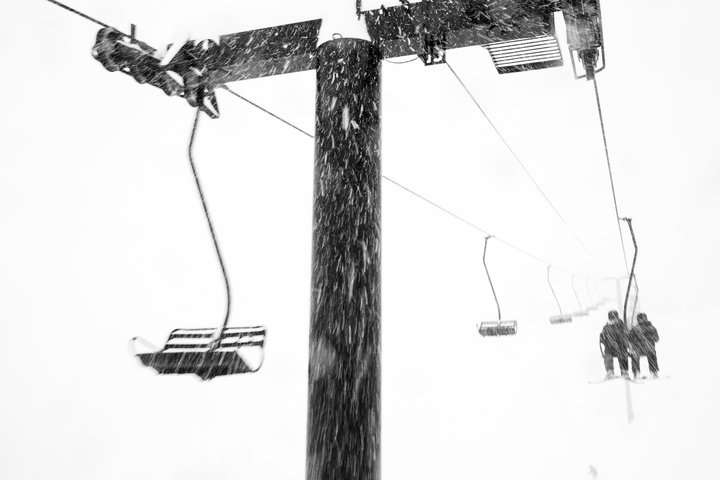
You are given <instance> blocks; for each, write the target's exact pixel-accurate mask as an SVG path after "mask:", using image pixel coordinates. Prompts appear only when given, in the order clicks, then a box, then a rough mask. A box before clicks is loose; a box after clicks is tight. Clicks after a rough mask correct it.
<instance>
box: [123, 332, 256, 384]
mask: <svg viewBox="0 0 720 480" xmlns="http://www.w3.org/2000/svg"><path fill="white" fill-rule="evenodd" d="M136 342H141V343H143V344H144V345H148V346H150V344H149V343H148V342H147V341H145V340H143V339H142V338H139V337H135V338H134V339H133V343H136ZM264 344H265V327H228V328H222V330H220V331H219V329H215V328H178V329H175V330H173V331H172V332H170V336H169V337H168V340H167V342H166V343H165V346H164V347H163V348H162V349H160V350H155V351H149V352H142V353H139V352H137V351H135V355H136V356H137V358H138V359H139V360H140V362H141V363H142V364H143V365H145V366H146V367H150V368H152V369H154V370H155V371H156V372H157V373H159V374H163V375H167V374H187V373H190V374H195V375H197V376H198V377H200V378H201V379H203V380H210V379H212V378H214V377H218V376H221V375H234V374H238V373H253V372H257V371H258V370H259V369H260V367H261V366H262V362H263V355H264V352H263V349H264Z"/></svg>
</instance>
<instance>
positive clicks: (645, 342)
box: [630, 320, 660, 355]
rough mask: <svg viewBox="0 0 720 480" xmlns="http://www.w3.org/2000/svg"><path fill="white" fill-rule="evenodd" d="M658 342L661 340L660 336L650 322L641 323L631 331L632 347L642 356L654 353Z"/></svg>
mask: <svg viewBox="0 0 720 480" xmlns="http://www.w3.org/2000/svg"><path fill="white" fill-rule="evenodd" d="M658 340H660V335H658V332H657V329H656V328H655V327H654V326H653V324H652V323H650V321H649V320H643V321H641V322H639V323H638V324H637V325H635V326H634V327H633V328H632V330H630V345H632V347H633V348H634V349H635V351H636V352H637V353H638V354H640V355H647V354H648V353H650V352H653V351H654V350H655V343H656V342H657V341H658Z"/></svg>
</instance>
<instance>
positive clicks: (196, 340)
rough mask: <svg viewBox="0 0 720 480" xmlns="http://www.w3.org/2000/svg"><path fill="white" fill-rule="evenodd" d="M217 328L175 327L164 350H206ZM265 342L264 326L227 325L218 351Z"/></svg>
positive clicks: (258, 344) (257, 345) (259, 344)
mask: <svg viewBox="0 0 720 480" xmlns="http://www.w3.org/2000/svg"><path fill="white" fill-rule="evenodd" d="M216 334H217V328H177V329H175V330H173V331H172V332H170V336H169V337H168V340H167V343H165V348H163V351H164V352H167V353H171V352H198V351H200V352H202V351H208V350H209V347H210V342H211V341H212V340H213V339H214V338H215V335H216ZM264 344H265V327H228V328H226V329H225V330H224V331H223V332H222V336H221V339H220V345H219V346H218V348H217V349H216V351H218V352H223V351H231V350H235V349H238V348H240V347H262V346H263V345H264Z"/></svg>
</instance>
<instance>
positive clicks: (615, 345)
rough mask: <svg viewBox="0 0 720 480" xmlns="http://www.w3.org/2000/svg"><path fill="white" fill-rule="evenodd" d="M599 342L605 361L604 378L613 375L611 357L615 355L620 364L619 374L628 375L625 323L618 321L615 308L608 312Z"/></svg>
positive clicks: (618, 316) (618, 317)
mask: <svg viewBox="0 0 720 480" xmlns="http://www.w3.org/2000/svg"><path fill="white" fill-rule="evenodd" d="M600 343H601V344H602V346H603V360H604V362H605V372H606V373H607V377H606V378H612V377H613V376H615V367H614V366H613V358H614V357H617V359H618V363H619V364H620V374H621V375H622V376H623V377H625V378H627V377H628V346H629V342H628V333H627V329H626V328H625V325H624V324H623V323H622V322H621V321H620V314H619V313H618V312H617V310H611V311H609V312H608V323H607V324H605V326H604V327H603V329H602V333H600Z"/></svg>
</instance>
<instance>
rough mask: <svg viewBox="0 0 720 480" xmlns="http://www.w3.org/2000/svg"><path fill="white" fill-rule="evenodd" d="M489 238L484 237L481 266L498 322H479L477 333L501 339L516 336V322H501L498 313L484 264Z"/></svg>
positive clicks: (492, 287) (491, 284)
mask: <svg viewBox="0 0 720 480" xmlns="http://www.w3.org/2000/svg"><path fill="white" fill-rule="evenodd" d="M490 238H492V237H490V236H487V237H485V247H484V249H483V266H484V267H485V274H486V275H487V279H488V282H489V283H490V289H491V290H492V294H493V298H494V299H495V305H496V306H497V312H498V320H497V322H481V323H480V325H479V327H478V332H479V333H480V335H482V336H483V337H501V336H507V335H515V334H517V322H516V321H514V320H509V321H508V320H506V321H503V319H502V313H501V311H500V302H499V301H498V298H497V295H496V293H495V287H494V286H493V283H492V279H491V278H490V272H489V271H488V268H487V263H486V262H485V255H486V254H487V245H488V240H490Z"/></svg>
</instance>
